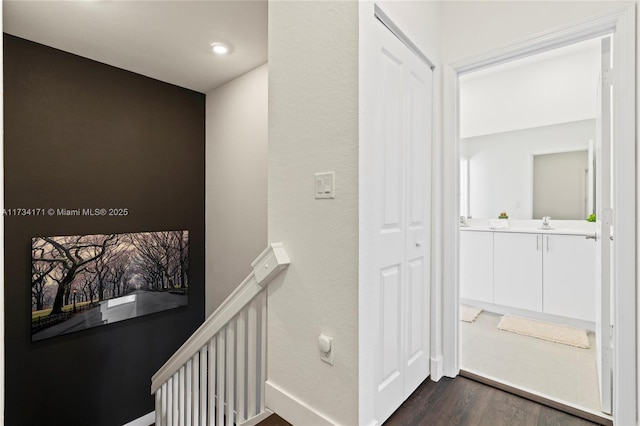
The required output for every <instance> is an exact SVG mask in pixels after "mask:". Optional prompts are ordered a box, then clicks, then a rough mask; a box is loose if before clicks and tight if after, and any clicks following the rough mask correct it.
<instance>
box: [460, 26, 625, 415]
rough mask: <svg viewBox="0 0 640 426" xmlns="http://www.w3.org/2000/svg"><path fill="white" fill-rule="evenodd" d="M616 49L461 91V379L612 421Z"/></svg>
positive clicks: (530, 63)
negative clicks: (607, 212) (484, 381)
mask: <svg viewBox="0 0 640 426" xmlns="http://www.w3.org/2000/svg"><path fill="white" fill-rule="evenodd" d="M611 39H612V37H611V35H610V34H607V35H604V36H602V35H601V36H598V37H594V38H591V39H587V40H583V41H580V42H578V43H572V44H569V45H566V46H563V47H561V48H555V49H552V50H546V51H544V52H542V53H537V54H534V55H530V56H526V57H524V58H519V59H515V60H510V61H508V62H502V63H500V64H497V65H493V66H490V67H485V68H483V69H481V70H474V71H470V72H468V73H464V74H461V75H460V76H459V78H458V85H459V128H458V132H459V144H458V150H459V157H460V162H459V164H460V170H459V171H460V176H459V184H458V189H459V194H460V204H459V205H460V211H459V215H460V227H459V240H458V241H459V249H458V255H459V258H458V259H459V266H458V268H459V269H458V277H459V303H460V319H461V322H460V325H459V330H460V367H461V368H462V369H463V370H465V371H466V372H468V373H470V374H473V375H476V376H483V377H486V378H488V379H489V380H491V381H494V382H500V383H504V384H507V385H509V386H514V387H517V388H519V389H522V390H525V391H528V392H530V393H531V394H534V395H538V396H541V397H542V398H545V399H547V400H553V401H557V402H558V403H562V404H565V405H567V406H572V407H576V408H579V409H580V410H582V411H584V412H586V413H592V414H596V415H603V416H604V417H605V418H607V416H606V414H611V398H612V395H611V392H612V386H611V382H610V380H609V377H610V376H611V371H612V365H611V363H610V357H609V356H610V354H609V353H608V351H609V349H610V345H609V342H610V335H609V334H607V333H606V332H603V330H605V328H603V327H602V325H601V324H602V323H603V321H604V322H605V323H606V324H610V317H611V315H610V313H609V310H608V309H602V306H603V305H605V304H606V305H607V306H610V300H611V292H610V290H609V279H608V277H607V279H606V282H604V283H603V279H602V278H603V274H608V273H609V270H608V269H607V268H606V267H605V269H604V270H603V269H602V268H601V267H597V265H603V264H604V265H605V266H606V265H610V264H611V262H610V257H609V255H610V244H609V239H607V241H606V242H604V243H603V242H602V239H601V238H597V236H600V235H601V233H602V228H606V227H609V228H610V225H609V224H608V223H604V224H603V223H602V218H601V217H600V216H601V214H600V213H599V212H602V211H603V209H607V208H610V207H611V206H612V205H613V204H612V202H611V200H612V195H611V194H613V193H614V191H612V190H611V185H612V182H613V179H611V173H612V167H611V166H612V163H611V158H612V155H611V146H612V144H611V143H610V142H611V141H610V139H611V138H610V135H609V134H608V133H610V132H608V129H610V128H611V126H610V125H609V124H610V123H611V122H612V117H611V95H610V87H611V84H610V81H608V80H607V79H606V73H607V70H609V69H610V68H611V60H610V58H611ZM603 75H604V76H605V78H603ZM594 140H595V141H596V143H595V148H594V143H593V141H594ZM594 158H595V161H594ZM463 166H464V167H463ZM593 188H596V190H595V191H594V190H593ZM603 199H604V201H603ZM592 215H595V218H596V220H598V222H594V221H592V220H593V218H594V217H593V216H592ZM609 231H610V229H609V230H607V233H608V232H609ZM603 245H606V249H607V250H606V251H605V250H603V248H602V246H603ZM603 253H604V254H606V259H603V258H602V257H603ZM605 317H606V318H605ZM603 413H604V414H603Z"/></svg>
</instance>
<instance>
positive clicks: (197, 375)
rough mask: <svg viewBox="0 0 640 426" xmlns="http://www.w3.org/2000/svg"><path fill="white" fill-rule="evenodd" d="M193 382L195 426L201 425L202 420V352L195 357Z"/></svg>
mask: <svg viewBox="0 0 640 426" xmlns="http://www.w3.org/2000/svg"><path fill="white" fill-rule="evenodd" d="M192 365H193V367H192V370H191V371H192V372H193V379H192V380H193V381H192V382H191V383H192V387H191V389H192V390H193V395H192V396H191V398H192V400H193V426H198V425H199V420H200V351H198V352H196V354H195V355H194V356H193V364H192Z"/></svg>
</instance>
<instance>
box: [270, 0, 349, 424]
mask: <svg viewBox="0 0 640 426" xmlns="http://www.w3.org/2000/svg"><path fill="white" fill-rule="evenodd" d="M268 156H269V170H268V173H269V202H268V206H269V207H268V211H269V222H268V223H269V241H270V242H276V241H281V242H282V243H283V244H284V248H285V250H286V251H287V253H288V254H289V256H290V258H291V265H290V266H289V268H288V269H287V270H286V271H285V272H284V273H283V274H282V275H281V276H278V277H277V278H276V279H275V281H274V282H272V283H271V284H270V286H269V290H268V291H269V302H268V303H269V313H268V315H269V319H268V344H267V347H268V359H269V369H268V381H267V394H266V395H267V406H268V407H269V408H272V409H274V410H275V411H276V412H278V414H279V415H281V416H282V417H283V418H285V419H286V420H288V421H289V422H290V423H292V424H300V425H311V424H322V423H328V422H331V423H336V424H345V425H356V424H358V3H357V2H315V1H311V2H270V4H269V152H268ZM323 171H335V181H336V198H335V199H325V200H315V199H314V173H316V172H323ZM321 333H324V334H326V335H328V336H331V337H333V339H334V340H333V344H334V351H335V352H334V365H333V366H331V365H329V364H326V363H324V362H322V361H321V360H320V357H319V351H318V343H317V342H318V337H319V335H320V334H321Z"/></svg>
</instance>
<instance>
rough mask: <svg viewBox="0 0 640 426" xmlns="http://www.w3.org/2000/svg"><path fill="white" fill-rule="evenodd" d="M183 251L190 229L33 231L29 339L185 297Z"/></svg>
mask: <svg viewBox="0 0 640 426" xmlns="http://www.w3.org/2000/svg"><path fill="white" fill-rule="evenodd" d="M188 253H189V232H188V231H161V232H141V233H133V234H108V235H75V236H59V237H36V238H33V239H32V240H31V339H32V340H42V339H46V338H48V337H53V336H58V335H61V334H67V333H72V332H75V331H79V330H84V329H87V328H91V327H96V326H99V325H104V324H109V323H113V322H117V321H122V320H125V319H129V318H134V317H138V316H141V315H147V314H151V313H154V312H159V311H163V310H166V309H172V308H176V307H179V306H184V305H186V304H187V301H188V290H189V279H188V268H189V256H188Z"/></svg>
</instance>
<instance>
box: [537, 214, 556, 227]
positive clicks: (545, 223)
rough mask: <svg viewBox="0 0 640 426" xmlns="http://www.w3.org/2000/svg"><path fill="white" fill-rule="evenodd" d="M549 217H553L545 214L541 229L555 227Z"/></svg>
mask: <svg viewBox="0 0 640 426" xmlns="http://www.w3.org/2000/svg"><path fill="white" fill-rule="evenodd" d="M549 219H551V217H549V216H544V217H543V218H542V226H541V227H540V229H553V228H552V227H551V225H549Z"/></svg>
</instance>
